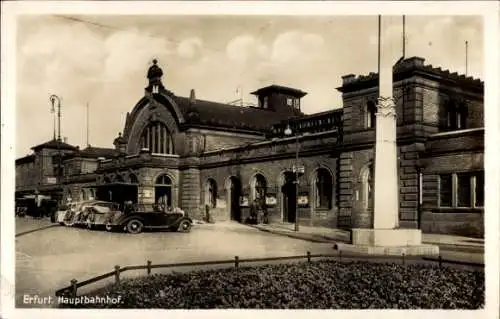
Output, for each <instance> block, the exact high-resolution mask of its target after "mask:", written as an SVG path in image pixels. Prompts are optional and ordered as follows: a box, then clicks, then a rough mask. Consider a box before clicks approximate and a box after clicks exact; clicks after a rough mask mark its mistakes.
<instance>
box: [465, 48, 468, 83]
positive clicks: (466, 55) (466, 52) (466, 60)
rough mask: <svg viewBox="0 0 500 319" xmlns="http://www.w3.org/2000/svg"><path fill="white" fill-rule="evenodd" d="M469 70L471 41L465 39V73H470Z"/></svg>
mask: <svg viewBox="0 0 500 319" xmlns="http://www.w3.org/2000/svg"><path fill="white" fill-rule="evenodd" d="M468 71H469V41H465V75H466V76H467V75H468Z"/></svg>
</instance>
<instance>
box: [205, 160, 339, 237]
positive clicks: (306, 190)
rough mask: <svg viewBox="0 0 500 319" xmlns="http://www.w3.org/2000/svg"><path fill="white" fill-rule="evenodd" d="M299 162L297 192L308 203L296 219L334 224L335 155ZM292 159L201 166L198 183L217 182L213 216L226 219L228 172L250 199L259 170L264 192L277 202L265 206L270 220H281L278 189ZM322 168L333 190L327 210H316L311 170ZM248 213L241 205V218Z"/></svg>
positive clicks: (303, 222) (302, 222)
mask: <svg viewBox="0 0 500 319" xmlns="http://www.w3.org/2000/svg"><path fill="white" fill-rule="evenodd" d="M299 162H300V163H301V164H302V165H304V168H305V173H304V175H303V176H301V177H300V179H299V192H300V193H301V194H308V195H309V205H308V206H306V207H301V208H299V220H300V223H301V224H303V225H314V226H325V227H336V225H337V210H338V209H337V207H336V201H335V199H336V175H337V174H336V167H337V159H336V158H330V157H328V156H327V155H320V156H310V157H305V156H301V157H300V160H299ZM294 163H295V159H294V158H293V157H292V158H288V159H278V160H267V161H262V162H258V163H252V164H233V165H227V166H226V165H224V166H220V167H213V168H206V169H202V170H201V172H200V180H201V183H200V184H201V185H205V184H206V183H207V181H208V179H213V180H214V181H215V182H216V184H217V194H218V200H217V207H216V208H213V209H211V215H215V218H216V219H217V220H229V219H230V209H229V207H228V205H227V203H228V193H229V191H228V187H229V178H230V177H231V176H233V177H236V178H238V179H239V180H240V182H241V186H242V194H243V196H244V197H248V200H249V202H251V201H252V200H253V190H252V187H253V185H254V184H253V183H254V178H255V176H256V175H257V174H261V175H262V176H263V177H264V178H265V180H266V184H267V194H270V195H273V196H276V199H277V203H276V205H272V206H270V207H269V208H268V211H269V215H270V220H271V221H272V222H273V221H274V222H283V216H282V208H281V207H282V201H283V198H282V191H281V187H282V186H283V183H284V180H283V173H284V172H285V171H290V170H291V168H292V166H293V165H294ZM321 167H322V168H326V169H327V170H328V171H329V172H331V174H332V179H333V193H332V204H333V207H332V209H331V210H319V209H316V208H315V207H314V203H313V201H312V200H311V194H312V184H313V181H314V178H315V172H316V170H317V169H318V168H321ZM203 192H204V187H202V188H201V189H200V196H199V197H198V198H200V199H201V202H200V204H201V205H200V206H204V205H205V204H206V203H204V199H205V196H204V195H203ZM248 216H249V208H248V207H243V208H242V217H243V219H244V218H246V217H248Z"/></svg>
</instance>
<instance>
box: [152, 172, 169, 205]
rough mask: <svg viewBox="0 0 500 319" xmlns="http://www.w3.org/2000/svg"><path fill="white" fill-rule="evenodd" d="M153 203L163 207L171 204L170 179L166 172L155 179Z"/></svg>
mask: <svg viewBox="0 0 500 319" xmlns="http://www.w3.org/2000/svg"><path fill="white" fill-rule="evenodd" d="M155 203H156V204H158V205H160V206H161V207H163V208H166V207H171V206H172V180H171V179H170V177H168V176H167V175H166V174H163V175H160V176H158V178H157V179H156V181H155Z"/></svg>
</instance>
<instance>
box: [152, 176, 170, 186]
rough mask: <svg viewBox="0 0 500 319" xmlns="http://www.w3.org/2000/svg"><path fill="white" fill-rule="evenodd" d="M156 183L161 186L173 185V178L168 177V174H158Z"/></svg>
mask: <svg viewBox="0 0 500 319" xmlns="http://www.w3.org/2000/svg"><path fill="white" fill-rule="evenodd" d="M155 184H156V185H160V186H171V185H172V180H171V179H170V177H168V176H167V175H165V174H163V175H160V176H158V178H157V179H156V183H155Z"/></svg>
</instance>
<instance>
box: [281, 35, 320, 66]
mask: <svg viewBox="0 0 500 319" xmlns="http://www.w3.org/2000/svg"><path fill="white" fill-rule="evenodd" d="M324 44H325V42H324V40H323V38H322V37H321V36H320V35H318V34H314V33H304V32H301V31H288V32H285V33H282V34H280V35H278V36H277V37H276V39H275V40H274V42H273V45H272V54H271V59H272V60H273V61H274V62H279V63H283V64H289V63H297V62H301V61H302V62H303V61H310V60H312V59H315V58H318V57H319V55H321V54H323V53H324V50H323V49H324Z"/></svg>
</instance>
